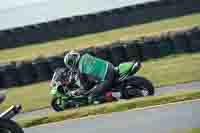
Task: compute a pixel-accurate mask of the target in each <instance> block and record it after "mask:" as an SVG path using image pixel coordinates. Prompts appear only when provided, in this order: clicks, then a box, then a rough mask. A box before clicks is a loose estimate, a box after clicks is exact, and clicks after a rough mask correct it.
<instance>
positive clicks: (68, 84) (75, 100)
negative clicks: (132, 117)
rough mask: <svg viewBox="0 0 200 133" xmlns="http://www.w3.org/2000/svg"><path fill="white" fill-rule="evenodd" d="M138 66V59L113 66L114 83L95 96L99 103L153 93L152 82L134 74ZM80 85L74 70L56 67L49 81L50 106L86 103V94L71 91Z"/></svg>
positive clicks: (57, 108) (72, 105) (65, 107)
mask: <svg viewBox="0 0 200 133" xmlns="http://www.w3.org/2000/svg"><path fill="white" fill-rule="evenodd" d="M140 68H141V63H140V62H139V61H133V62H125V63H122V64H120V65H119V66H117V67H115V75H116V76H115V81H114V82H115V83H114V84H113V87H112V88H111V91H109V92H106V93H105V94H103V95H102V96H99V97H98V98H97V99H98V100H99V101H100V103H104V102H111V101H115V100H119V99H130V98H134V97H144V96H151V95H154V87H153V85H152V83H151V82H150V81H149V80H147V79H145V78H144V77H141V76H136V75H135V73H136V72H138V70H139V69H140ZM80 87H81V84H80V82H79V80H78V76H77V74H76V72H72V71H69V70H66V68H58V69H57V70H56V71H55V72H54V75H53V78H52V81H51V91H50V93H51V95H52V96H53V98H52V100H51V107H52V108H53V109H54V110H55V111H57V112H58V111H63V110H65V109H67V108H74V107H80V106H85V105H88V98H87V96H85V95H75V94H74V93H73V92H74V91H75V90H77V89H80Z"/></svg>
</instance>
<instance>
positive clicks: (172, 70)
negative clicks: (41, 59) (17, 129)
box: [1, 53, 200, 112]
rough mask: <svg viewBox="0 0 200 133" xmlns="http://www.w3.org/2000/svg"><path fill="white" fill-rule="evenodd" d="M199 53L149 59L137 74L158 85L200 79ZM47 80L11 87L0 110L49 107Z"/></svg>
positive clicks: (25, 110)
mask: <svg viewBox="0 0 200 133" xmlns="http://www.w3.org/2000/svg"><path fill="white" fill-rule="evenodd" d="M199 66H200V53H196V54H180V55H173V56H169V57H165V58H160V59H155V60H149V61H146V62H144V63H143V67H142V69H141V70H140V71H139V75H142V76H144V77H146V78H148V79H149V80H151V81H152V82H153V84H154V85H155V86H156V87H158V86H163V85H171V84H176V83H183V82H190V81H194V80H200V67H199ZM49 91H50V90H49V86H48V82H42V83H37V84H32V85H28V86H23V87H15V88H11V89H10V90H9V91H8V93H7V99H6V101H5V102H4V103H3V104H2V105H1V110H4V109H6V108H8V107H9V106H10V105H12V104H17V103H21V104H22V106H23V112H27V111H32V110H36V109H40V108H45V107H49V103H50V99H51V97H50V95H49Z"/></svg>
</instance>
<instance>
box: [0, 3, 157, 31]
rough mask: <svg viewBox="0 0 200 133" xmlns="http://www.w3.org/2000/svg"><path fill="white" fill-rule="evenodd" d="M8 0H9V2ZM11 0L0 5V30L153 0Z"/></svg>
mask: <svg viewBox="0 0 200 133" xmlns="http://www.w3.org/2000/svg"><path fill="white" fill-rule="evenodd" d="M9 1H10V2H9ZM11 1H12V0H6V1H4V4H2V5H0V20H1V23H0V30H5V29H10V28H14V27H21V26H24V25H30V24H36V23H43V22H44V23H46V22H47V21H51V20H56V19H60V18H65V17H71V16H76V15H83V14H91V13H95V12H100V11H104V10H109V9H114V8H119V7H124V6H129V5H135V4H139V3H145V2H148V1H155V0H23V1H22V0H19V1H14V0H13V2H11Z"/></svg>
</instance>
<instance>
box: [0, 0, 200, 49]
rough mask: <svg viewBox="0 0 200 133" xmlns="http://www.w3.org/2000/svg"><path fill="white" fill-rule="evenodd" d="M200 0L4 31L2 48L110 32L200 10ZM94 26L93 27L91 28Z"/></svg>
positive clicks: (167, 0)
mask: <svg viewBox="0 0 200 133" xmlns="http://www.w3.org/2000/svg"><path fill="white" fill-rule="evenodd" d="M199 5H200V1H199V0H157V1H153V2H147V3H144V4H138V5H131V6H127V7H122V8H116V9H112V10H107V11H102V12H98V13H94V14H88V15H82V16H73V17H69V18H62V19H60V20H55V21H50V22H46V23H45V22H44V23H40V24H35V25H30V26H24V27H21V28H14V29H8V30H3V31H0V42H1V45H0V49H6V48H15V47H20V46H25V45H26V46H27V45H34V44H35V45H37V44H38V43H40V42H46V41H51V40H57V39H62V38H66V37H72V36H79V35H83V34H88V33H96V32H102V31H108V30H112V29H115V28H121V27H127V26H130V25H137V24H144V23H148V22H152V21H156V20H162V19H166V18H173V17H179V16H184V15H188V14H191V13H198V12H200V8H199ZM91 26H92V28H91Z"/></svg>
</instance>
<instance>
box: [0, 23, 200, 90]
mask: <svg viewBox="0 0 200 133" xmlns="http://www.w3.org/2000/svg"><path fill="white" fill-rule="evenodd" d="M197 51H200V27H194V28H191V29H185V30H180V31H176V32H168V33H164V34H161V35H160V36H152V37H143V38H140V39H138V40H128V41H116V42H113V43H111V44H110V45H105V46H102V47H90V48H85V49H81V50H79V52H80V53H81V55H82V54H85V53H89V54H91V55H94V56H97V57H99V58H102V59H105V60H108V61H110V62H111V63H113V64H114V65H118V64H119V63H121V62H125V61H131V60H134V59H140V60H142V61H144V60H147V59H151V58H159V57H163V56H168V55H170V54H179V53H185V52H197ZM67 52H68V51H66V52H65V53H63V54H61V55H56V56H51V57H47V58H41V57H38V58H37V59H34V60H32V61H20V62H15V63H8V64H0V88H9V87H12V86H18V85H25V84H29V83H33V82H38V81H45V80H50V79H51V78H52V75H53V72H54V70H55V69H56V68H57V67H64V63H63V57H64V55H65V54H66V53H67Z"/></svg>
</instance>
